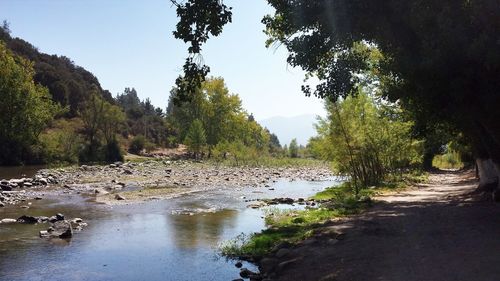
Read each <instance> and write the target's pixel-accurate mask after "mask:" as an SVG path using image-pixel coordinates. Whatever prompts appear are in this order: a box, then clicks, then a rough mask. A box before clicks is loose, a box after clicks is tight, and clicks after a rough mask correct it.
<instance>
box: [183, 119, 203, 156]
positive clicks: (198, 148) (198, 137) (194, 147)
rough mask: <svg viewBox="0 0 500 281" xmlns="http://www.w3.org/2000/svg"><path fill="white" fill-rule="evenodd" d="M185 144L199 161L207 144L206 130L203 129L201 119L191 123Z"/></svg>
mask: <svg viewBox="0 0 500 281" xmlns="http://www.w3.org/2000/svg"><path fill="white" fill-rule="evenodd" d="M185 143H186V144H187V146H188V148H189V151H191V152H192V153H193V154H194V158H196V159H197V158H198V157H199V156H200V155H201V152H202V151H203V148H204V147H205V145H206V144H207V138H206V135H205V129H204V128H203V123H201V121H200V120H199V119H195V120H194V121H193V122H192V123H191V126H190V127H189V131H188V133H187V136H186V141H185Z"/></svg>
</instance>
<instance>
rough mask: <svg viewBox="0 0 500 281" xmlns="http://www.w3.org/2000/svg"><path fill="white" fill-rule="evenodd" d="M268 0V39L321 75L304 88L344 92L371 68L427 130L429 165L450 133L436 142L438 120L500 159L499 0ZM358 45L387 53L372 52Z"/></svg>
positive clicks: (332, 94)
mask: <svg viewBox="0 0 500 281" xmlns="http://www.w3.org/2000/svg"><path fill="white" fill-rule="evenodd" d="M268 2H269V3H270V4H271V5H272V6H273V7H274V8H275V9H276V10H275V13H274V15H269V16H267V17H266V18H265V19H264V24H265V25H266V32H267V34H268V35H269V41H268V44H272V43H280V44H283V45H285V46H286V48H287V50H288V51H289V52H290V55H289V58H288V62H289V63H290V64H292V65H293V66H299V67H302V68H303V69H304V70H305V71H307V72H309V75H308V76H309V77H311V76H313V75H314V76H317V77H318V78H319V79H320V81H321V82H320V83H317V86H316V87H315V89H314V90H313V89H311V87H309V86H304V88H303V89H304V91H305V92H306V93H307V94H312V93H314V94H315V95H317V96H319V97H329V98H331V99H332V100H337V99H338V98H341V97H345V96H347V95H349V94H352V93H356V88H358V87H359V86H360V84H362V82H363V80H365V79H366V77H367V75H372V78H373V79H374V80H376V81H377V84H378V85H380V86H382V87H381V89H382V93H383V95H384V96H385V97H387V98H388V99H390V100H391V101H393V102H395V101H398V102H399V103H400V104H401V105H402V106H403V107H404V108H405V109H406V110H408V111H409V112H411V114H412V118H413V119H414V120H415V121H416V125H417V126H416V129H417V130H416V131H417V133H418V134H420V135H421V136H423V137H425V138H429V141H428V143H426V144H425V155H424V164H426V166H430V164H431V161H432V158H433V156H434V155H435V154H436V153H439V152H436V150H437V149H439V147H440V146H442V145H444V144H446V143H447V142H448V141H450V139H444V140H439V141H438V142H436V141H435V140H436V138H435V137H436V136H438V137H439V136H440V134H439V133H437V134H436V132H437V131H439V130H440V128H439V127H443V128H445V129H446V130H447V131H448V133H451V134H452V135H454V136H457V135H458V133H457V131H458V132H460V133H462V134H463V135H464V136H465V137H466V138H465V139H466V140H467V142H468V143H469V144H470V145H471V148H472V151H473V152H474V154H475V156H476V157H478V158H483V159H487V158H491V159H493V161H495V162H497V163H498V162H499V161H500V141H499V140H500V125H499V122H498V120H500V111H499V110H498V104H500V95H498V94H497V91H496V90H494V89H498V88H499V87H500V80H499V79H496V77H499V75H500V68H498V67H497V66H498V65H500V53H499V52H498V51H497V50H496V49H495V48H493V46H496V45H497V44H498V34H499V33H500V21H498V20H497V19H498V18H499V17H500V10H499V9H493V7H495V6H498V2H497V1H491V0H478V1H468V0H461V1H420V0H412V1H385V2H379V1H370V0H360V1H319V0H315V1H310V0H299V1H281V0H269V1H268ZM297 19H301V20H300V21H297ZM359 45H367V46H370V47H372V48H373V47H376V48H377V49H378V50H379V52H380V56H379V57H378V59H377V60H373V57H371V55H370V54H369V53H367V52H365V51H363V50H362V49H360V48H357V46H359ZM436 125H437V127H438V128H436ZM421 129H423V131H420V130H421ZM441 136H442V135H441ZM426 142H427V140H426Z"/></svg>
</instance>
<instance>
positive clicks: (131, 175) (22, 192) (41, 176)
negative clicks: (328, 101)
mask: <svg viewBox="0 0 500 281" xmlns="http://www.w3.org/2000/svg"><path fill="white" fill-rule="evenodd" d="M330 177H332V174H331V172H330V170H329V169H328V167H326V166H321V165H319V164H318V165H317V166H314V167H312V166H307V167H280V168H272V167H259V168H254V167H227V166H216V165H213V164H210V163H200V162H192V161H183V160H179V161H167V160H165V161H161V160H160V161H158V160H156V161H155V160H151V161H146V162H140V163H137V162H126V163H121V162H117V163H114V164H110V165H98V166H88V165H82V166H73V167H66V168H61V169H45V170H41V171H39V172H38V173H37V174H36V175H35V176H34V177H32V178H22V179H11V180H2V181H1V187H2V192H1V193H0V203H1V204H0V206H5V205H7V204H16V205H19V206H24V207H25V208H29V205H28V204H27V203H26V202H27V201H30V200H35V199H42V198H43V197H44V196H45V195H46V194H52V195H53V194H59V193H65V194H86V195H90V196H93V197H94V196H95V201H96V202H99V203H105V204H109V205H116V204H130V203H138V202H143V201H147V200H161V199H168V198H172V197H176V196H180V195H183V194H187V193H192V192H200V191H205V190H213V189H224V188H236V189H242V188H253V189H264V188H267V189H271V187H270V186H271V184H272V183H273V182H276V181H277V180H279V179H288V180H308V181H320V180H325V179H328V178H330ZM23 203H26V204H23ZM28 203H29V202H28Z"/></svg>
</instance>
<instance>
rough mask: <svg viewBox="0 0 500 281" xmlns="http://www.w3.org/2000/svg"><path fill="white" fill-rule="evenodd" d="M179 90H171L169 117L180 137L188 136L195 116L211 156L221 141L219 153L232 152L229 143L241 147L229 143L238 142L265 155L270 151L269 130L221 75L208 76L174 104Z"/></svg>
mask: <svg viewBox="0 0 500 281" xmlns="http://www.w3.org/2000/svg"><path fill="white" fill-rule="evenodd" d="M179 91H180V89H178V88H175V89H173V90H172V92H171V96H170V100H169V106H168V108H167V120H168V122H169V123H170V124H172V125H173V127H175V128H177V130H178V132H177V133H178V137H179V139H181V140H183V139H186V136H187V134H188V129H189V128H190V126H191V125H192V123H193V122H194V120H199V121H201V122H202V124H203V128H204V130H205V136H206V144H207V145H208V156H209V157H211V156H212V150H213V149H214V148H215V147H216V146H217V145H218V144H224V145H221V146H219V147H218V148H217V153H218V154H222V155H225V153H227V152H229V151H228V149H229V148H230V147H231V148H235V147H236V148H237V147H240V146H239V145H233V146H232V145H229V144H233V143H235V142H239V143H241V144H243V145H245V146H248V147H252V148H254V149H255V151H258V152H259V153H262V155H263V154H266V153H267V152H268V150H269V140H270V136H269V132H268V131H267V130H265V129H264V128H262V126H260V125H259V124H258V123H257V122H256V121H255V119H253V118H251V117H250V115H249V114H248V113H247V112H245V111H244V110H243V108H242V105H241V99H240V98H239V96H238V95H237V94H231V93H230V92H229V90H228V89H227V87H226V85H225V83H224V80H223V79H222V78H209V79H207V80H206V81H205V82H203V83H202V85H201V87H200V88H199V89H197V90H196V92H195V95H193V96H192V98H191V99H190V100H189V101H183V102H181V103H180V104H175V103H174V102H173V100H175V99H176V96H177V95H178V94H179ZM226 144H227V145H226ZM223 150H224V151H223ZM233 150H234V149H233Z"/></svg>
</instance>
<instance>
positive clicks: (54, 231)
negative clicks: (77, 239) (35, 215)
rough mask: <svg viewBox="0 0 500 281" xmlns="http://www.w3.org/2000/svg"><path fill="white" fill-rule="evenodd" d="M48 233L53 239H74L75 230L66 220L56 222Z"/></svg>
mask: <svg viewBox="0 0 500 281" xmlns="http://www.w3.org/2000/svg"><path fill="white" fill-rule="evenodd" d="M47 232H48V233H49V234H50V237H53V238H63V239H66V238H71V237H73V228H72V227H71V223H70V222H69V221H66V220H62V221H56V222H55V223H53V224H52V225H51V227H49V228H48V229H47Z"/></svg>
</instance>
